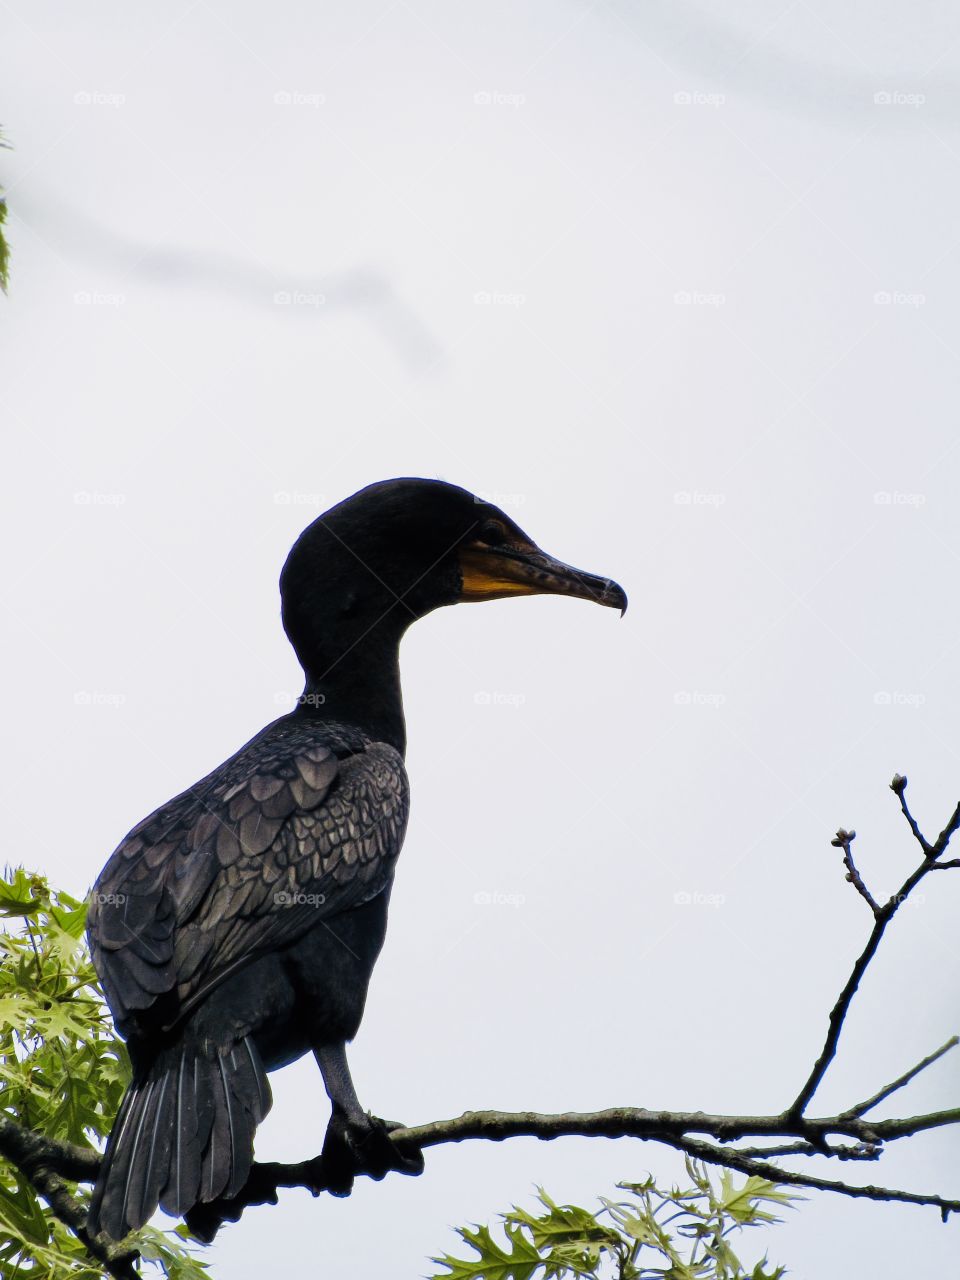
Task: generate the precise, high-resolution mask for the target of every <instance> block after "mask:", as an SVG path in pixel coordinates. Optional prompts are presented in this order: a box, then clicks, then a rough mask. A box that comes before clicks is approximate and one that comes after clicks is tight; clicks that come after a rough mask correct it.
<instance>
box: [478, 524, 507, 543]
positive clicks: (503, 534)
mask: <svg viewBox="0 0 960 1280" xmlns="http://www.w3.org/2000/svg"><path fill="white" fill-rule="evenodd" d="M506 539H507V531H506V529H505V528H504V526H503V525H502V524H501V523H500V521H499V520H487V521H485V522H484V523H483V524H482V525H481V526H480V541H481V542H485V543H486V544H487V546H488V547H499V546H500V544H501V543H502V542H505V541H506Z"/></svg>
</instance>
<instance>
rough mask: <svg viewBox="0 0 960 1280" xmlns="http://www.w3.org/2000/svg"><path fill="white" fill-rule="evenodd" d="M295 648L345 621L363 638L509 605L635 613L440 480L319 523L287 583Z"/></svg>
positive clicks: (415, 483) (382, 495) (363, 497)
mask: <svg viewBox="0 0 960 1280" xmlns="http://www.w3.org/2000/svg"><path fill="white" fill-rule="evenodd" d="M280 590H281V595H282V597H283V617H284V626H285V627H286V630H287V634H288V635H289V636H290V639H291V641H292V642H293V644H294V647H295V648H297V649H298V652H299V648H300V644H299V642H300V640H301V638H303V637H304V636H305V634H309V633H310V632H311V631H312V630H313V626H314V625H315V623H316V622H320V621H325V622H326V625H328V626H329V625H330V623H331V622H332V621H333V620H334V619H335V618H336V619H338V620H339V621H340V622H341V623H343V622H347V621H348V620H350V619H352V620H353V621H354V622H355V623H356V624H357V628H358V630H362V628H363V627H364V626H367V625H373V624H375V623H376V622H377V621H378V620H379V619H380V618H382V617H384V615H390V616H391V618H392V619H393V624H394V626H395V625H396V624H397V623H398V622H399V623H400V624H401V630H405V629H406V626H407V625H409V623H410V622H412V621H414V619H416V618H420V617H423V616H424V614H427V613H429V612H430V611H431V610H432V609H436V608H438V607H439V606H440V605H447V604H458V603H460V602H461V601H478V600H497V599H501V598H503V597H505V596H523V595H559V596H577V597H579V598H580V599H582V600H592V601H593V602H594V603H595V604H603V605H608V606H610V607H612V608H615V609H619V610H620V611H621V613H622V612H623V611H624V610H625V609H626V607H627V597H626V594H625V593H624V591H623V588H622V587H620V586H618V585H617V583H615V582H612V581H611V580H610V579H609V578H602V577H598V576H597V575H596V574H592V573H584V572H582V571H581V570H580V569H573V568H571V567H570V565H567V564H563V563H562V562H561V561H559V560H555V559H554V558H553V557H552V556H549V555H547V554H546V553H545V552H543V551H541V550H540V548H539V547H538V546H537V545H536V543H535V542H533V541H532V539H531V538H530V537H528V535H527V534H526V533H524V532H523V530H522V529H521V528H519V527H518V525H517V524H515V523H514V521H513V520H511V519H510V517H509V516H508V515H506V514H505V513H504V512H503V511H501V510H500V509H499V507H496V506H494V505H493V504H492V503H489V502H486V501H485V500H484V499H482V498H477V497H474V495H473V494H471V493H468V492H467V490H466V489H461V488H459V487H458V486H456V485H452V484H446V483H444V482H443V481H441V480H420V479H413V478H410V479H406V478H405V479H398V480H384V481H381V482H380V483H379V484H372V485H369V486H368V487H367V488H365V489H361V490H360V491H359V493H355V494H353V496H352V497H349V498H347V499H345V501H343V502H340V503H338V504H337V506H335V507H332V508H331V509H330V510H329V511H326V512H324V514H323V515H322V516H320V517H319V518H318V519H316V520H315V521H314V522H313V524H311V525H310V526H309V527H308V528H307V529H306V530H305V531H304V532H303V534H301V536H300V538H299V539H298V540H297V542H296V544H295V546H294V547H293V550H292V551H291V552H290V555H289V557H288V559H287V563H286V565H285V566H284V569H283V574H282V576H281V579H280Z"/></svg>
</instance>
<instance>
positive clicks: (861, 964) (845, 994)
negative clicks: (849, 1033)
mask: <svg viewBox="0 0 960 1280" xmlns="http://www.w3.org/2000/svg"><path fill="white" fill-rule="evenodd" d="M906 788H907V780H906V778H904V777H901V775H900V774H899V773H898V774H896V775H895V776H894V778H893V781H892V782H891V783H890V789H891V791H893V792H895V793H896V795H897V796H898V797H899V799H900V808H901V809H902V810H903V813H904V815H905V816H906V819H907V821H908V823H909V824H910V829H911V831H912V832H913V834H914V836H915V837H916V838H917V840H918V841H919V843H920V847H921V848H922V849H923V851H924V859H923V861H922V862H921V863H920V865H919V867H917V868H916V870H915V871H913V872H912V873H911V874H910V875H909V876H907V878H906V880H904V882H903V884H902V885H901V886H900V889H899V890H898V891H897V893H895V894H892V895H891V896H890V898H888V899H887V901H886V902H885V903H884V904H883V905H882V906H880V905H878V904H877V903H875V902H874V900H873V898H872V897H871V896H870V895H869V894H868V893H867V890H866V887H865V886H863V887H862V888H861V887H858V886H856V882H854V883H855V887H858V892H860V893H861V894H862V895H863V894H866V895H867V898H868V900H869V901H870V902H871V904H872V905H873V913H874V921H873V928H872V930H871V931H870V936H869V938H868V939H867V944H866V946H865V947H864V949H863V951H862V952H861V953H860V955H859V956H858V957H857V961H856V963H855V964H854V966H853V971H852V972H851V974H850V977H849V978H848V979H847V981H846V984H845V985H844V988H843V990H842V991H841V992H840V995H839V997H838V999H837V1002H836V1004H835V1005H834V1006H833V1008H832V1009H831V1011H830V1017H829V1020H828V1024H827V1036H826V1039H825V1041H824V1043H823V1048H822V1049H821V1051H820V1054H819V1056H818V1057H817V1060H816V1062H815V1063H814V1064H813V1069H812V1071H811V1072H810V1075H809V1076H808V1077H807V1080H806V1082H805V1083H804V1085H803V1088H802V1089H801V1090H800V1092H799V1093H798V1094H797V1097H796V1099H795V1101H794V1103H793V1106H792V1107H791V1108H790V1112H791V1114H793V1115H796V1116H801V1115H803V1113H804V1111H806V1109H807V1107H808V1106H809V1104H810V1100H811V1099H812V1098H813V1095H814V1094H815V1093H816V1091H817V1089H818V1088H819V1087H820V1084H821V1082H822V1080H823V1077H824V1076H825V1075H826V1072H827V1068H828V1067H829V1066H830V1063H831V1062H832V1061H833V1059H834V1057H835V1056H836V1052H837V1045H838V1044H839V1043H840V1033H841V1031H842V1030H843V1024H844V1021H845V1019H846V1016H847V1013H848V1011H849V1009H850V1005H851V1003H852V1002H853V998H854V996H855V995H856V994H857V990H858V988H859V986H860V983H861V981H862V980H863V975H864V974H865V973H866V971H867V968H868V967H869V965H870V961H871V960H872V959H873V957H874V956H875V955H876V953H877V948H878V947H879V946H880V942H881V940H882V938H883V935H884V933H885V932H886V929H887V926H888V925H889V923H890V921H891V920H892V919H893V917H894V916H895V915H896V914H897V912H898V911H899V910H900V908H901V907H902V906H903V904H904V902H906V900H907V898H908V897H909V896H910V894H911V893H912V892H913V890H914V889H915V888H916V887H917V885H918V884H919V883H920V881H921V880H922V879H923V877H924V876H925V875H927V873H928V872H929V871H931V870H932V869H933V868H934V867H935V866H936V863H937V859H938V858H939V857H940V855H941V854H942V853H943V852H944V850H945V849H946V848H947V845H948V844H949V843H950V837H951V836H952V835H953V833H954V832H955V831H956V829H957V827H958V826H960V804H958V805H957V807H956V808H955V809H954V811H953V814H952V816H951V818H950V821H949V822H948V823H947V825H946V826H945V827H944V829H943V830H942V831H941V832H940V834H939V836H938V837H937V839H936V842H935V843H934V844H932V845H931V844H930V843H929V841H928V840H927V839H926V838H925V836H924V835H923V833H922V832H921V830H920V828H919V827H918V826H917V823H916V820H915V819H914V817H913V815H912V814H911V812H910V809H909V807H908V805H907V800H906V795H905V792H906ZM853 834H855V833H848V832H846V831H840V832H838V833H837V835H836V836H835V837H834V840H833V843H834V844H837V843H838V842H839V843H840V844H841V845H843V844H844V841H843V840H841V836H843V837H848V839H847V840H846V845H845V849H844V853H845V857H844V861H845V862H847V855H848V854H849V841H850V840H851V839H852V838H853ZM851 867H853V862H852V859H850V860H849V862H848V878H851V879H852V876H851V874H850V868H851ZM853 874H854V875H856V869H855V868H854V870H853ZM857 878H858V879H859V877H857ZM861 886H862V881H861Z"/></svg>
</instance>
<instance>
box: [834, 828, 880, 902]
mask: <svg viewBox="0 0 960 1280" xmlns="http://www.w3.org/2000/svg"><path fill="white" fill-rule="evenodd" d="M856 837H857V833H856V832H855V831H845V830H844V829H843V827H841V828H840V830H839V831H838V832H837V834H836V835H835V836H834V837H833V839H832V840H831V841H830V843H831V844H832V845H833V846H834V848H835V849H842V850H843V865H844V866H845V867H846V868H847V879H848V880H849V881H850V883H851V884H852V885H853V887H854V888H855V889H856V891H857V893H859V895H860V897H861V898H863V899H864V901H865V902H866V904H867V906H868V907H869V908H870V910H871V911H872V912H873V914H874V917H876V916H878V915H879V914H880V910H881V908H880V905H879V903H877V902H876V901H874V897H873V894H872V893H871V892H870V890H869V889H868V888H867V886H866V885H865V884H864V883H863V878H862V876H861V875H860V872H859V871H858V870H857V867H856V863H855V862H854V861H853V853H852V852H851V850H850V845H851V844H852V843H853V841H854V840H855V839H856Z"/></svg>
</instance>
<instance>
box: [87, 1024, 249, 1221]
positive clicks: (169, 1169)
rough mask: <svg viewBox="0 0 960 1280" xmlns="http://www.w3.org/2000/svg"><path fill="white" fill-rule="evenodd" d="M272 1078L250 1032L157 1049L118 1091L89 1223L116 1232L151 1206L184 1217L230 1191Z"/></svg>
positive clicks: (242, 1172) (242, 1173)
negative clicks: (218, 1041) (211, 1045)
mask: <svg viewBox="0 0 960 1280" xmlns="http://www.w3.org/2000/svg"><path fill="white" fill-rule="evenodd" d="M270 1104H271V1096H270V1086H269V1084H268V1083H267V1077H266V1072H265V1071H264V1069H263V1063H262V1062H261V1061H260V1055H259V1053H258V1052H257V1048H256V1045H255V1044H254V1043H253V1040H252V1039H251V1037H250V1036H245V1037H244V1039H242V1040H240V1041H238V1042H237V1043H236V1044H234V1045H232V1046H230V1047H229V1048H226V1049H220V1050H219V1051H217V1050H214V1051H212V1052H211V1053H210V1054H204V1053H202V1052H201V1051H199V1050H198V1049H196V1048H193V1047H188V1046H186V1045H184V1044H182V1043H181V1044H178V1045H176V1046H174V1047H173V1048H170V1049H166V1050H164V1051H163V1052H161V1053H160V1054H159V1055H158V1057H157V1058H156V1059H155V1060H154V1062H153V1063H152V1064H151V1066H150V1068H149V1070H148V1071H147V1072H146V1073H145V1074H144V1075H142V1076H140V1077H135V1078H134V1080H133V1082H132V1083H131V1084H130V1086H129V1088H128V1089H127V1092H126V1094H125V1095H124V1099H123V1102H122V1103H121V1105H120V1111H119V1112H118V1114H117V1119H116V1122H115V1123H114V1126H113V1131H112V1133H111V1134H110V1139H109V1141H108V1142H107V1149H106V1151H105V1153H104V1157H103V1162H102V1164H101V1166H100V1176H99V1177H98V1179H97V1184H96V1186H95V1187H94V1190H93V1199H92V1201H91V1203H90V1216H89V1219H88V1224H87V1225H88V1228H89V1230H90V1231H91V1232H93V1233H96V1232H98V1231H105V1232H106V1233H107V1235H109V1236H112V1237H113V1239H115V1240H121V1239H122V1238H123V1237H124V1236H125V1235H126V1234H127V1232H128V1231H136V1230H138V1229H139V1228H140V1227H142V1226H143V1224H144V1223H145V1222H146V1221H147V1220H148V1219H149V1218H150V1217H151V1216H152V1215H153V1213H154V1211H155V1210H156V1208H157V1205H158V1204H159V1205H162V1207H163V1208H164V1209H165V1210H166V1212H167V1213H170V1214H173V1215H174V1216H175V1217H182V1216H183V1215H184V1214H185V1213H187V1212H188V1211H189V1210H190V1209H192V1208H193V1206H194V1205H195V1204H198V1203H200V1202H201V1201H208V1200H215V1199H217V1197H219V1196H233V1195H236V1194H237V1192H238V1191H239V1190H240V1188H241V1187H242V1186H243V1184H244V1183H245V1182H246V1180H247V1177H248V1176H249V1173H250V1166H251V1164H252V1163H253V1135H254V1133H255V1131H256V1128H257V1125H258V1124H259V1123H260V1121H261V1120H262V1119H263V1117H264V1116H265V1115H266V1114H267V1112H268V1111H269V1109H270Z"/></svg>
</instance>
